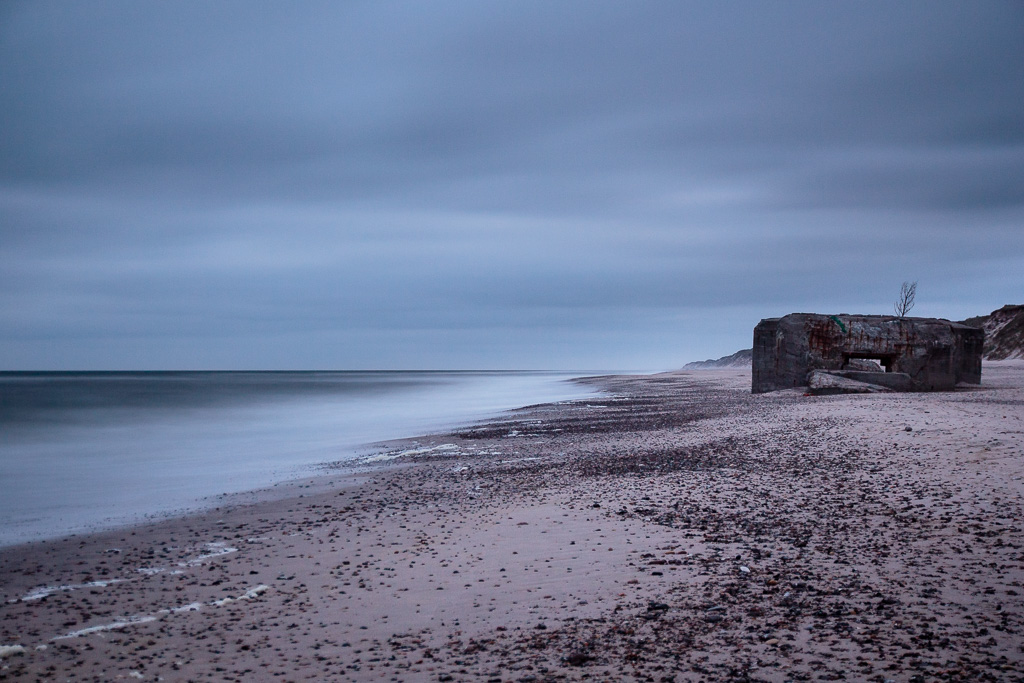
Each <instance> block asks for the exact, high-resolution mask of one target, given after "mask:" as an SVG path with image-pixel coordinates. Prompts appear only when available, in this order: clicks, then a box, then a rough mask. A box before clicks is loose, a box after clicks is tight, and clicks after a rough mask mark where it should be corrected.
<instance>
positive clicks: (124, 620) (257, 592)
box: [4, 583, 270, 654]
mask: <svg viewBox="0 0 1024 683" xmlns="http://www.w3.org/2000/svg"><path fill="white" fill-rule="evenodd" d="M268 590H270V586H268V585H266V584H263V583H261V584H260V585H258V586H254V587H252V588H250V589H249V590H247V591H245V592H244V593H242V594H241V595H239V596H238V597H235V598H232V597H227V598H221V599H220V600H212V601H210V602H208V603H205V605H204V603H201V602H191V603H189V604H187V605H181V606H180V607H171V608H169V609H161V610H157V615H160V616H155V615H152V614H136V615H134V616H130V617H121V618H120V619H119V620H117V621H114V622H111V623H109V624H100V625H99V626H90V627H88V628H83V629H79V630H77V631H72V632H71V633H65V634H64V635H62V636H57V637H56V638H51V640H66V639H68V638H78V637H79V636H87V635H91V634H93V633H101V632H103V631H114V630H117V629H121V628H125V627H127V626H135V625H137V624H148V623H149V622H151V621H156V620H157V619H159V618H160V617H161V616H166V615H170V614H181V613H182V612H198V611H199V610H201V609H202V608H203V607H204V606H210V607H223V606H224V605H227V604H230V603H232V602H239V601H241V600H255V599H256V598H258V597H259V596H261V595H263V594H264V593H266V592H267V591H268ZM4 647H8V646H4ZM13 647H16V648H17V647H21V646H20V645H15V646H13ZM10 654H16V653H14V652H12V653H10Z"/></svg>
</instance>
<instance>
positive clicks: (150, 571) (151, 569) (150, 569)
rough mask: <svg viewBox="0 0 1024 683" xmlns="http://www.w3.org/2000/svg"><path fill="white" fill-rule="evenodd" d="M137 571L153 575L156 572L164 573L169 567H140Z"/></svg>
mask: <svg viewBox="0 0 1024 683" xmlns="http://www.w3.org/2000/svg"><path fill="white" fill-rule="evenodd" d="M135 571H137V572H138V573H140V574H145V575H146V576H153V575H154V574H163V573H164V572H165V571H167V567H139V568H138V569H136V570H135Z"/></svg>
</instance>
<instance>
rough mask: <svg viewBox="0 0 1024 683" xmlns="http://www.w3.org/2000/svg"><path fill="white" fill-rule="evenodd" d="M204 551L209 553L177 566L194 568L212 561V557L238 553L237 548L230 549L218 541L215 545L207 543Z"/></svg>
mask: <svg viewBox="0 0 1024 683" xmlns="http://www.w3.org/2000/svg"><path fill="white" fill-rule="evenodd" d="M206 549H207V550H208V551H209V552H207V553H206V554H204V555H200V556H199V557H195V558H192V559H191V560H188V561H187V562H179V563H178V566H179V567H195V566H197V565H200V564H202V563H203V562H205V561H206V560H210V559H213V558H214V557H220V556H221V555H229V554H231V553H237V552H238V548H232V547H231V546H229V545H226V544H224V543H222V542H220V541H218V542H216V543H207V544H206Z"/></svg>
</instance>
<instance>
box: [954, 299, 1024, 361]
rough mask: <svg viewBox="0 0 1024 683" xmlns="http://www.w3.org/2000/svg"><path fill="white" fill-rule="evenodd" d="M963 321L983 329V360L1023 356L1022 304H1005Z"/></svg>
mask: <svg viewBox="0 0 1024 683" xmlns="http://www.w3.org/2000/svg"><path fill="white" fill-rule="evenodd" d="M963 323H964V324H965V325H971V326H972V327H980V328H981V329H983V330H985V350H984V352H983V353H984V358H985V360H1006V359H1008V358H1024V305H1021V304H1007V305H1006V306H1003V307H1002V308H1000V309H999V310H997V311H992V312H991V313H989V314H988V315H979V316H977V317H975V318H968V319H967V320H964V321H963Z"/></svg>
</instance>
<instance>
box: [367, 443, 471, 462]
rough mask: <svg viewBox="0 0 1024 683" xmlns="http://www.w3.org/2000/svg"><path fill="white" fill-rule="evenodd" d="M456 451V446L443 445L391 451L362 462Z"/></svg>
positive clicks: (457, 448) (450, 444)
mask: <svg viewBox="0 0 1024 683" xmlns="http://www.w3.org/2000/svg"><path fill="white" fill-rule="evenodd" d="M457 450H460V449H459V446H458V445H457V444H453V443H443V444H441V445H439V446H431V447H429V448H410V449H409V450H405V451H391V452H390V453H381V454H379V455H371V456H370V457H368V458H364V459H363V462H380V461H382V460H394V459H395V458H401V457H403V456H406V455H423V454H424V453H436V452H437V451H457Z"/></svg>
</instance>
